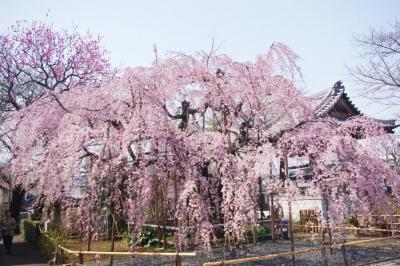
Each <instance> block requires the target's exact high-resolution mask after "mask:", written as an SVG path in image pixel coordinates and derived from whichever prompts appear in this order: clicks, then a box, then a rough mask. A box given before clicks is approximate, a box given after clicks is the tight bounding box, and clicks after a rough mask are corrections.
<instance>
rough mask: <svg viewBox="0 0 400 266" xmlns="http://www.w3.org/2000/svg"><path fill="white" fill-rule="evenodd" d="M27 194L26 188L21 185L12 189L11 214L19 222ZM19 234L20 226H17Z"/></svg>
mask: <svg viewBox="0 0 400 266" xmlns="http://www.w3.org/2000/svg"><path fill="white" fill-rule="evenodd" d="M24 196H25V190H24V189H23V188H22V186H21V185H18V186H16V187H14V188H13V189H12V197H11V202H10V212H11V216H12V217H13V218H14V219H15V221H16V222H17V224H18V225H19V223H20V212H21V207H22V200H23V199H24ZM16 231H17V234H19V233H20V228H19V226H17V230H16Z"/></svg>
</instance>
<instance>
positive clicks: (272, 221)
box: [269, 193, 275, 242]
mask: <svg viewBox="0 0 400 266" xmlns="http://www.w3.org/2000/svg"><path fill="white" fill-rule="evenodd" d="M269 210H270V212H271V234H272V241H274V242H275V214H274V195H273V194H272V193H271V206H270V208H269Z"/></svg>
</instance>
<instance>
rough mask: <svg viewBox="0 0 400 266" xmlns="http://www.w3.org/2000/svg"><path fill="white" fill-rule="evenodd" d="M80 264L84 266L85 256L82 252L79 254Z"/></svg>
mask: <svg viewBox="0 0 400 266" xmlns="http://www.w3.org/2000/svg"><path fill="white" fill-rule="evenodd" d="M78 258H79V264H83V254H82V253H81V252H79V256H78Z"/></svg>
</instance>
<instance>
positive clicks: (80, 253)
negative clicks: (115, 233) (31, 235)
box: [42, 233, 196, 266]
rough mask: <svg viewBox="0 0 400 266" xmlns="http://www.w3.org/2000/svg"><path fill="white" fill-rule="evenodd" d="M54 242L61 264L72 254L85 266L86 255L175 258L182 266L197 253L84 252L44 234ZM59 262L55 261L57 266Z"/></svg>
mask: <svg viewBox="0 0 400 266" xmlns="http://www.w3.org/2000/svg"><path fill="white" fill-rule="evenodd" d="M42 235H43V236H45V237H47V238H48V239H49V240H50V241H52V242H53V244H54V245H55V248H56V251H55V252H56V254H55V258H57V253H58V252H60V260H59V261H58V262H59V263H61V264H62V263H64V257H65V254H71V255H74V256H76V257H77V259H78V263H79V264H83V262H84V256H85V255H110V256H114V255H115V256H132V257H135V256H153V257H155V256H158V257H175V265H176V266H181V265H182V257H194V256H196V252H116V251H84V250H71V249H68V248H66V247H63V246H62V245H59V244H58V243H57V241H56V240H55V239H53V238H51V237H50V236H48V235H46V234H45V233H43V234H42ZM56 262H57V261H54V262H53V263H54V264H55V263H56Z"/></svg>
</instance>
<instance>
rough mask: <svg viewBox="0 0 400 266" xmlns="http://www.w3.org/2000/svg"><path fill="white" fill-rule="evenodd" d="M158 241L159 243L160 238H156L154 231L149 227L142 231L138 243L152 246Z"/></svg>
mask: <svg viewBox="0 0 400 266" xmlns="http://www.w3.org/2000/svg"><path fill="white" fill-rule="evenodd" d="M156 243H158V239H157V238H156V235H155V233H154V231H153V230H149V229H146V230H144V231H142V232H141V233H140V235H139V239H138V241H137V244H139V245H140V246H152V245H154V244H156Z"/></svg>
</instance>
